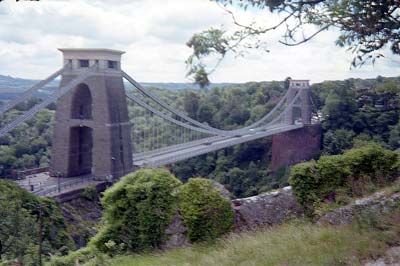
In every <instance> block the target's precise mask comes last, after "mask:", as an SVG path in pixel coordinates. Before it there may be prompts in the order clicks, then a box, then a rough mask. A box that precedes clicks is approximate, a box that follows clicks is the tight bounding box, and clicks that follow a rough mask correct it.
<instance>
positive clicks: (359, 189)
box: [290, 143, 399, 216]
mask: <svg viewBox="0 0 400 266" xmlns="http://www.w3.org/2000/svg"><path fill="white" fill-rule="evenodd" d="M398 171H399V162H398V155H397V154H396V153H395V152H393V151H390V150H386V149H384V148H382V147H381V146H379V145H377V144H371V143H370V144H368V145H365V146H362V147H359V148H353V149H351V150H349V151H347V152H345V153H344V154H343V155H332V156H322V157H321V158H320V159H319V160H318V161H310V162H306V163H301V164H297V165H295V166H294V167H293V168H292V170H291V176H290V184H291V185H292V187H293V191H294V193H295V195H296V197H297V199H298V202H299V203H300V205H301V206H302V207H303V209H304V211H305V213H306V215H308V216H312V215H313V214H314V211H315V208H316V207H317V206H318V205H319V204H320V203H321V202H324V201H325V202H338V201H342V202H347V199H346V195H348V196H351V197H354V196H362V195H365V194H366V193H370V192H372V191H373V190H374V189H375V188H376V187H380V186H383V185H385V184H388V183H390V182H392V181H394V180H395V179H396V178H397V176H398ZM339 198H341V199H342V200H340V199H339Z"/></svg>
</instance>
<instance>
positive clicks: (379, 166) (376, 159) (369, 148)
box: [343, 144, 399, 195]
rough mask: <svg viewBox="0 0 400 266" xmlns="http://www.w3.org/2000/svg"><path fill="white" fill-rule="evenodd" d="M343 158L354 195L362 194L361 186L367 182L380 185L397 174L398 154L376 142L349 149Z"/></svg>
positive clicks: (392, 179) (394, 177)
mask: <svg viewBox="0 0 400 266" xmlns="http://www.w3.org/2000/svg"><path fill="white" fill-rule="evenodd" d="M343 159H344V161H345V162H344V163H345V164H346V165H347V166H348V167H349V168H350V171H351V175H350V177H349V178H350V179H349V180H348V181H349V183H350V185H351V191H352V193H353V194H354V195H362V194H363V186H365V185H367V184H368V183H372V184H375V185H377V186H381V185H384V184H387V183H389V182H392V181H394V180H395V179H396V177H397V175H398V170H399V165H398V159H399V158H398V154H396V153H395V152H393V151H390V150H386V149H384V148H382V147H381V146H379V145H378V144H368V145H366V146H363V147H360V148H357V149H351V150H349V151H347V152H345V153H344V154H343ZM360 186H361V188H360ZM357 187H358V188H359V189H361V191H359V190H358V189H357Z"/></svg>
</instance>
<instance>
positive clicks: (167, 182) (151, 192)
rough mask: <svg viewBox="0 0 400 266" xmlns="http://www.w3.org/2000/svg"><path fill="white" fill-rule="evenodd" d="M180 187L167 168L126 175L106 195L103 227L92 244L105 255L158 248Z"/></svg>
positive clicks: (104, 198) (102, 200) (174, 210)
mask: <svg viewBox="0 0 400 266" xmlns="http://www.w3.org/2000/svg"><path fill="white" fill-rule="evenodd" d="M180 184H181V182H180V181H179V180H177V179H176V178H175V177H174V176H173V175H172V174H170V173H169V172H168V171H167V170H164V169H141V170H138V171H136V172H134V173H132V174H129V175H127V176H124V177H123V178H122V179H121V180H120V181H119V182H118V183H116V184H115V185H114V186H113V187H111V188H109V189H107V190H106V191H105V192H104V196H103V198H102V199H101V202H102V204H103V206H104V212H103V223H104V224H103V226H102V227H101V229H100V231H99V233H98V234H97V235H96V236H95V237H94V238H93V239H92V242H91V244H93V245H95V246H96V247H97V248H98V249H99V250H100V251H103V252H106V253H115V252H118V251H126V250H129V251H137V250H143V249H149V248H157V247H159V245H160V244H161V243H162V242H163V240H165V233H164V231H165V228H166V226H167V225H168V224H169V223H170V222H171V219H172V217H173V215H174V213H175V212H176V195H175V194H176V193H175V192H176V191H175V190H176V188H177V187H178V186H179V185H180Z"/></svg>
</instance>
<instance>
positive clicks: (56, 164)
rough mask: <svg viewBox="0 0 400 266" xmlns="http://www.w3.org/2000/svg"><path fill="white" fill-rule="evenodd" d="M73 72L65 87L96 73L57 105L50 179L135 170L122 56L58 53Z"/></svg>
mask: <svg viewBox="0 0 400 266" xmlns="http://www.w3.org/2000/svg"><path fill="white" fill-rule="evenodd" d="M59 50H60V51H61V52H62V53H63V57H64V64H65V63H69V66H70V67H69V69H67V70H66V71H65V72H64V73H63V74H62V79H61V84H60V86H63V85H65V84H67V83H68V82H69V81H71V80H73V79H75V78H76V77H77V76H79V75H80V74H81V73H83V72H84V71H88V69H89V68H91V69H93V74H92V75H90V76H89V77H88V78H86V79H85V80H83V81H82V82H81V83H80V84H78V85H77V86H76V87H75V88H74V89H72V90H71V91H69V92H68V93H67V94H65V95H64V96H62V97H61V98H60V99H59V100H58V102H57V111H56V118H55V124H54V136H53V150H52V161H51V173H52V175H58V174H60V175H62V176H65V177H72V176H81V175H94V176H98V177H104V176H110V175H112V177H113V178H118V177H120V176H122V175H124V174H126V173H128V172H130V171H131V169H132V147H131V137H130V123H129V117H128V109H127V104H126V97H125V90H124V84H123V80H122V75H121V71H120V66H121V55H122V54H123V53H124V52H121V51H116V50H110V49H59Z"/></svg>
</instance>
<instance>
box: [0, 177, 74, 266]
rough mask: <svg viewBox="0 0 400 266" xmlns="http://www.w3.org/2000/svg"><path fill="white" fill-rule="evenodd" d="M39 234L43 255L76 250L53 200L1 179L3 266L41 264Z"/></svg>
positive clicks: (0, 246) (0, 248) (0, 260)
mask: <svg viewBox="0 0 400 266" xmlns="http://www.w3.org/2000/svg"><path fill="white" fill-rule="evenodd" d="M40 223H42V227H40ZM40 234H41V235H42V254H55V253H58V252H61V251H64V252H67V251H68V249H70V248H72V247H73V243H72V240H71V239H70V238H69V236H68V235H67V232H66V225H65V223H64V217H63V216H62V213H61V211H60V209H59V208H58V206H57V204H56V203H55V202H54V201H53V200H51V199H48V198H43V199H42V198H38V197H36V196H34V195H32V194H30V193H28V192H27V191H25V190H23V189H21V188H19V187H18V186H17V185H16V184H14V183H12V182H9V181H6V180H0V265H4V266H6V265H17V264H14V263H16V262H18V263H21V264H22V265H25V266H29V265H32V266H34V265H38V264H37V263H38V249H39V239H40V237H39V236H40Z"/></svg>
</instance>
